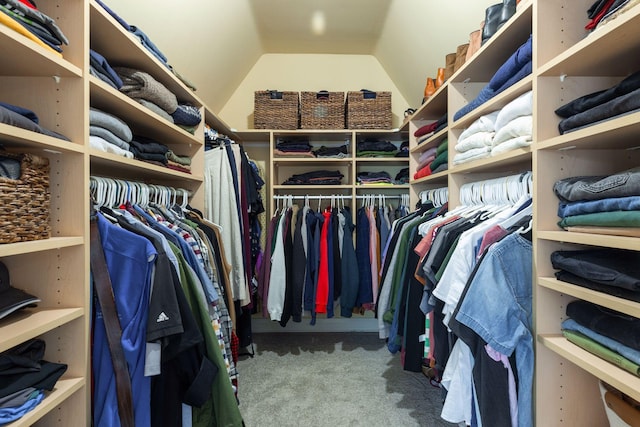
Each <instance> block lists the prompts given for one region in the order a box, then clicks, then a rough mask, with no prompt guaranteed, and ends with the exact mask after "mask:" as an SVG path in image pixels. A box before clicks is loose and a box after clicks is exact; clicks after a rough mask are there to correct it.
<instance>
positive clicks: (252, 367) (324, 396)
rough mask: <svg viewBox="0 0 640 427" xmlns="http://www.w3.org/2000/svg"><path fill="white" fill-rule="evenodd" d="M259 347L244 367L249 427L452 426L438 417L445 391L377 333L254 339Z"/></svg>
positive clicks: (242, 396)
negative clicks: (407, 366) (406, 365)
mask: <svg viewBox="0 0 640 427" xmlns="http://www.w3.org/2000/svg"><path fill="white" fill-rule="evenodd" d="M254 349H255V356H254V357H253V358H250V357H247V356H241V358H240V362H239V363H238V370H239V373H240V378H239V392H238V398H239V400H240V411H241V412H242V415H243V417H244V420H245V423H246V425H247V426H248V427H262V426H278V427H280V426H282V427H285V426H296V427H298V426H319V427H323V426H376V427H377V426H403V427H404V426H452V425H453V424H448V423H445V422H443V421H442V420H441V419H440V416H439V414H440V411H441V409H442V403H441V394H440V389H438V388H435V387H433V386H432V385H431V384H429V381H428V379H427V378H426V377H425V376H424V375H422V374H421V373H414V372H406V371H404V370H403V369H402V367H401V365H400V355H399V354H396V355H392V354H391V353H389V351H388V350H387V349H386V347H385V344H384V342H383V341H382V340H380V339H378V337H377V334H371V333H265V334H255V335H254Z"/></svg>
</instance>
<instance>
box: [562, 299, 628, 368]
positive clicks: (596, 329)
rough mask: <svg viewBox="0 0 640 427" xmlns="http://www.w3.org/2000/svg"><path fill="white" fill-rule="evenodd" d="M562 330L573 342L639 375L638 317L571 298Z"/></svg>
mask: <svg viewBox="0 0 640 427" xmlns="http://www.w3.org/2000/svg"><path fill="white" fill-rule="evenodd" d="M567 316H569V319H567V320H565V321H564V322H562V333H563V335H564V336H565V337H566V338H567V339H568V340H569V341H571V342H572V343H574V344H576V345H577V346H579V347H581V348H583V349H585V350H586V351H588V352H590V353H593V354H595V355H596V356H599V357H601V358H602V359H604V360H607V361H608V362H611V363H613V364H614V365H616V366H618V367H619V368H621V369H624V370H625V371H627V372H630V373H632V374H633V375H636V376H640V319H638V318H636V317H633V316H629V315H627V314H624V313H620V312H617V311H613V310H611V309H608V308H605V307H601V306H599V305H596V304H592V303H590V302H587V301H581V300H578V301H573V302H571V303H569V304H568V305H567Z"/></svg>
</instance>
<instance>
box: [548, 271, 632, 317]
mask: <svg viewBox="0 0 640 427" xmlns="http://www.w3.org/2000/svg"><path fill="white" fill-rule="evenodd" d="M538 285H540V286H542V287H545V288H547V289H551V290H553V291H556V292H559V293H563V294H566V295H571V296H573V297H576V298H580V299H583V300H585V301H589V302H592V303H594V304H598V305H601V306H604V307H608V308H610V309H612V310H616V311H619V312H622V313H626V314H629V315H631V316H635V317H640V303H637V302H635V301H631V300H626V299H624V298H618V297H615V296H613V295H609V294H605V293H603V292H598V291H594V290H592V289H589V288H585V287H582V286H578V285H574V284H571V283H567V282H562V281H560V280H558V279H556V278H555V277H538Z"/></svg>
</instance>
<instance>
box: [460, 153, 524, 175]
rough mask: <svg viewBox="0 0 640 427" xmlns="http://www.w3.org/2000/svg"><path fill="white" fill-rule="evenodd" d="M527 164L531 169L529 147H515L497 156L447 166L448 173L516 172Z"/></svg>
mask: <svg viewBox="0 0 640 427" xmlns="http://www.w3.org/2000/svg"><path fill="white" fill-rule="evenodd" d="M523 164H527V167H525V169H527V168H528V170H531V147H523V148H516V149H515V150H511V151H507V152H506V153H502V154H499V155H497V156H493V157H488V158H486V159H478V160H474V161H471V162H468V163H462V164H459V165H453V166H452V167H450V168H449V172H450V173H478V172H494V171H505V172H507V171H512V172H514V173H518V172H521V171H522V167H517V166H520V165H523Z"/></svg>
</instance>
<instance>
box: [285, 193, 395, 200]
mask: <svg viewBox="0 0 640 427" xmlns="http://www.w3.org/2000/svg"><path fill="white" fill-rule="evenodd" d="M378 196H379V194H370V195H367V196H356V199H357V200H362V199H366V198H373V197H378ZM382 196H383V197H384V198H385V199H401V198H402V196H386V195H384V194H383V195H382ZM273 198H274V199H275V200H305V199H306V200H320V199H332V198H333V199H351V198H353V196H345V195H343V194H336V195H333V196H331V195H329V196H326V195H325V196H282V195H276V196H273Z"/></svg>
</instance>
